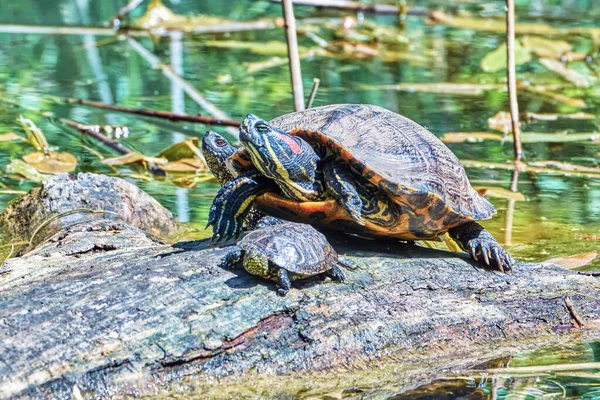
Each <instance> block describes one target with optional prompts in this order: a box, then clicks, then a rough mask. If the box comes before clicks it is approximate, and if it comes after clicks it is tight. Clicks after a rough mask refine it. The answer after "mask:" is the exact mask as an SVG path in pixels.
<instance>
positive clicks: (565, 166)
mask: <svg viewBox="0 0 600 400" xmlns="http://www.w3.org/2000/svg"><path fill="white" fill-rule="evenodd" d="M529 165H531V166H532V167H544V168H545V167H552V168H556V169H559V170H561V171H572V172H591V173H594V174H600V168H598V167H586V166H584V165H576V164H570V163H566V162H560V161H533V162H530V163H529Z"/></svg>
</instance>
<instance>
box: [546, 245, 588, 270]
mask: <svg viewBox="0 0 600 400" xmlns="http://www.w3.org/2000/svg"><path fill="white" fill-rule="evenodd" d="M596 257H598V252H597V251H596V250H594V251H589V252H587V253H580V254H573V255H572V256H566V257H556V258H551V259H550V260H546V262H548V263H551V264H556V265H560V266H561V267H563V268H566V269H574V268H580V267H585V266H586V265H588V264H590V263H591V262H592V261H594V260H595V259H596Z"/></svg>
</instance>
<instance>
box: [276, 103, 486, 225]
mask: <svg viewBox="0 0 600 400" xmlns="http://www.w3.org/2000/svg"><path fill="white" fill-rule="evenodd" d="M271 124H272V125H273V126H275V127H276V128H278V129H281V130H283V131H286V132H292V131H294V130H302V133H301V135H300V136H304V137H305V138H306V139H307V140H312V141H313V142H315V141H316V142H319V141H320V142H321V143H323V141H324V143H325V145H326V146H327V147H328V148H330V149H332V151H333V152H334V153H335V154H337V155H338V156H339V157H341V158H343V159H345V160H346V161H347V162H348V163H349V165H350V166H352V168H353V169H354V170H355V171H356V172H357V173H361V174H363V175H365V176H369V175H370V174H371V172H372V171H373V174H372V178H370V180H371V181H372V182H373V183H375V184H377V185H378V186H379V187H380V188H381V189H382V190H384V191H387V192H388V193H390V194H392V195H395V196H405V195H408V194H410V193H413V192H420V193H421V194H425V193H433V194H435V195H437V196H438V197H439V198H441V199H442V200H443V202H444V203H446V204H447V205H448V206H449V207H450V208H451V209H452V210H453V211H455V212H457V213H459V214H461V215H462V216H464V217H466V218H467V219H476V220H480V219H488V218H490V217H491V216H492V215H493V214H494V213H495V210H494V207H493V206H492V205H491V204H490V203H489V202H488V201H487V200H485V199H484V198H483V197H481V196H480V195H479V194H478V193H477V192H476V191H475V189H473V187H472V186H471V185H470V183H469V180H468V178H467V175H466V173H465V171H464V169H463V167H462V165H461V164H460V161H459V160H458V158H457V157H456V156H455V155H454V154H453V153H452V152H451V151H450V149H448V148H447V147H446V146H445V145H444V144H443V143H442V142H441V141H440V140H439V139H438V138H437V137H436V136H435V135H434V134H433V133H431V132H429V131H428V130H427V129H425V128H424V127H422V126H421V125H419V124H417V123H415V122H413V121H412V120H410V119H408V118H406V117H403V116H401V115H399V114H396V113H394V112H391V111H388V110H386V109H384V108H381V107H377V106H372V105H356V104H342V105H331V106H323V107H316V108H312V109H309V110H305V111H302V112H297V113H292V114H287V115H283V116H281V117H278V118H275V119H274V120H272V121H271ZM309 131H310V132H309ZM410 201H411V200H410V198H407V199H404V200H400V202H404V203H406V204H407V205H408V204H409V202H410ZM412 206H413V208H415V206H414V205H412Z"/></svg>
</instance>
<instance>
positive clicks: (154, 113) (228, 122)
mask: <svg viewBox="0 0 600 400" xmlns="http://www.w3.org/2000/svg"><path fill="white" fill-rule="evenodd" d="M63 101H64V102H66V103H68V104H81V105H84V106H89V107H95V108H102V109H105V110H111V111H118V112H122V113H128V114H137V115H143V116H146V117H153V118H161V119H168V120H170V121H186V122H195V123H200V124H206V125H222V126H232V127H234V128H237V127H239V126H240V121H235V120H232V119H219V118H213V117H205V116H202V115H190V114H179V113H173V112H170V111H159V110H151V109H143V108H130V107H123V106H115V105H112V104H105V103H101V102H98V101H90V100H83V99H64V100H63Z"/></svg>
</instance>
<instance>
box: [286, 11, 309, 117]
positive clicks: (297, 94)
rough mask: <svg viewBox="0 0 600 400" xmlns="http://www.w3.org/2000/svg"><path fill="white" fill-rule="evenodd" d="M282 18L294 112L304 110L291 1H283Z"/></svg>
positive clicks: (294, 20)
mask: <svg viewBox="0 0 600 400" xmlns="http://www.w3.org/2000/svg"><path fill="white" fill-rule="evenodd" d="M281 5H282V7H283V18H284V20H285V37H286V40H287V47H288V58H289V60H290V75H291V78H292V92H293V94H294V108H295V110H296V111H301V110H304V87H303V86H302V73H301V72H300V56H299V55H298V38H297V37H296V18H295V17H294V5H293V3H292V0H283V1H282V2H281Z"/></svg>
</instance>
